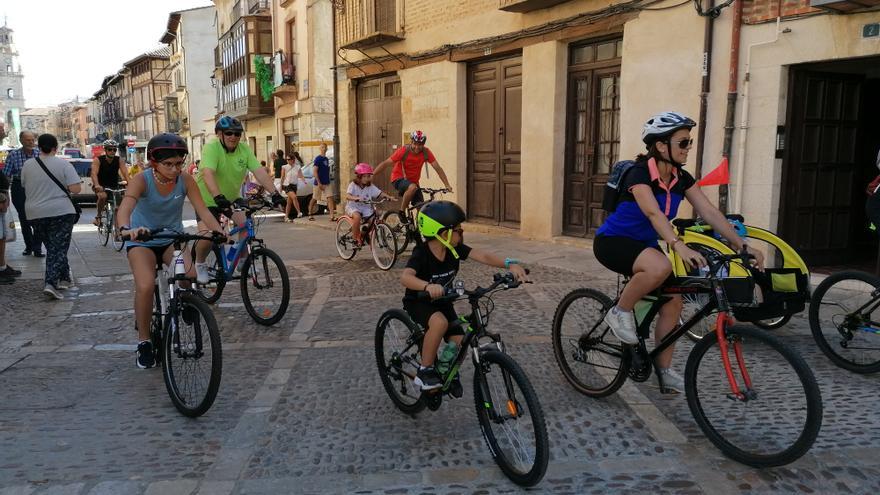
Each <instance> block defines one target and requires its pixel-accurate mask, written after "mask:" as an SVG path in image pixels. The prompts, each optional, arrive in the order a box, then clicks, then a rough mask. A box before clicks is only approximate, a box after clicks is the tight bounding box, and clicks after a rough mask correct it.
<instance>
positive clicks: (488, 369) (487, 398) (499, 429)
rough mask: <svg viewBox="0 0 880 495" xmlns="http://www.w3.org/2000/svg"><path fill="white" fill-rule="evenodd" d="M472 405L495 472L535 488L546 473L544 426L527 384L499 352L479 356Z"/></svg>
mask: <svg viewBox="0 0 880 495" xmlns="http://www.w3.org/2000/svg"><path fill="white" fill-rule="evenodd" d="M474 405H475V406H476V410H477V419H478V420H479V421H480V429H481V430H482V432H483V438H484V439H485V440H486V443H487V444H488V446H489V452H491V453H492V457H493V458H494V459H495V462H496V463H497V464H498V467H500V468H501V470H502V471H503V472H504V474H505V475H506V476H507V477H508V478H510V480H511V481H513V482H514V483H516V484H517V485H522V486H534V485H536V484H537V483H538V482H539V481H541V479H542V478H543V477H544V473H546V472H547V461H548V458H549V457H550V449H549V441H548V440H547V425H546V424H545V422H544V412H543V411H542V410H541V404H540V402H538V396H537V394H535V390H534V388H532V384H531V383H530V382H529V379H528V377H527V376H526V374H525V372H524V371H523V370H522V368H520V366H519V364H517V363H516V361H514V360H513V358H511V357H510V356H508V355H507V354H504V353H503V352H500V351H486V352H484V353H481V354H480V363H479V365H478V369H477V370H474Z"/></svg>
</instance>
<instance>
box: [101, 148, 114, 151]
mask: <svg viewBox="0 0 880 495" xmlns="http://www.w3.org/2000/svg"><path fill="white" fill-rule="evenodd" d="M104 151H116V148H104Z"/></svg>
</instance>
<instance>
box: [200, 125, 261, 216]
mask: <svg viewBox="0 0 880 495" xmlns="http://www.w3.org/2000/svg"><path fill="white" fill-rule="evenodd" d="M258 168H260V162H259V161H257V157H256V156H255V155H254V152H253V151H251V148H250V146H248V145H247V144H245V143H238V146H237V147H236V148H235V151H233V152H232V153H227V152H226V150H224V149H223V145H221V144H220V140H219V139H215V140H213V141H211V142H209V143H208V144H206V145H205V146H204V148H202V161H201V163H199V173H198V177H197V178H196V182H197V183H198V185H199V191H201V193H202V199H204V200H205V205H207V206H217V203H215V202H214V195H212V194H211V193H210V191H208V186H206V185H205V179H204V177H203V176H202V173H203V172H202V170H205V169H211V170H213V171H214V180H215V181H216V182H217V186H218V187H219V188H220V194H222V195H224V196H226V199H228V200H229V201H234V200H236V199H238V198H240V197H241V185H242V183H244V178H245V176H247V173H248V172H252V171H254V170H256V169H258Z"/></svg>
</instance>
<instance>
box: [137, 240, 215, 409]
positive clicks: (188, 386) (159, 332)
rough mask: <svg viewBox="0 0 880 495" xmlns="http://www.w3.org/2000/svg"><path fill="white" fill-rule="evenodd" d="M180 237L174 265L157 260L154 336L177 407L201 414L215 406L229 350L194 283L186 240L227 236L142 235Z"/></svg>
mask: <svg viewBox="0 0 880 495" xmlns="http://www.w3.org/2000/svg"><path fill="white" fill-rule="evenodd" d="M150 239H171V240H173V241H174V256H173V258H172V265H171V266H170V267H167V268H166V267H164V266H163V264H162V260H158V264H157V266H156V287H155V289H154V302H153V318H152V321H151V324H150V341H151V342H152V344H153V349H155V352H156V360H157V364H161V366H162V376H163V377H164V379H165V388H166V390H168V395H169V396H170V397H171V402H172V403H173V404H174V407H176V408H177V410H178V411H180V413H181V414H183V415H184V416H189V417H192V418H194V417H198V416H201V415H202V414H205V412H207V411H208V409H210V407H211V405H212V404H213V403H214V399H215V398H216V397H217V391H218V389H219V388H220V375H221V373H222V368H223V351H222V349H221V345H220V329H219V327H218V326H217V321H216V320H215V319H214V313H213V312H212V311H211V308H210V307H209V306H208V305H207V304H205V303H204V302H203V301H202V300H201V299H199V298H198V297H197V296H196V294H195V293H194V291H193V290H192V289H191V288H187V287H184V286H182V285H181V282H184V281H189V278H188V277H187V275H186V268H185V267H184V263H183V257H182V256H181V246H182V245H183V244H184V243H186V242H190V241H198V240H206V241H211V242H213V243H215V245H216V244H217V243H219V242H222V240H223V237H221V236H217V235H213V236H201V235H190V234H183V233H179V232H171V231H157V232H152V233H150V234H148V235H145V236H141V237H139V240H150Z"/></svg>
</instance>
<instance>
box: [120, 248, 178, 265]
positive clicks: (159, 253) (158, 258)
mask: <svg viewBox="0 0 880 495" xmlns="http://www.w3.org/2000/svg"><path fill="white" fill-rule="evenodd" d="M169 246H171V244H165V245H164V246H137V245H128V246H125V252H126V254H127V253H128V252H129V251H131V250H132V249H134V248H146V249H149V250H151V251H153V254H155V255H156V262H157V263H159V262H161V261H162V260H163V258H164V257H165V252H166V251H168V247H169Z"/></svg>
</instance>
